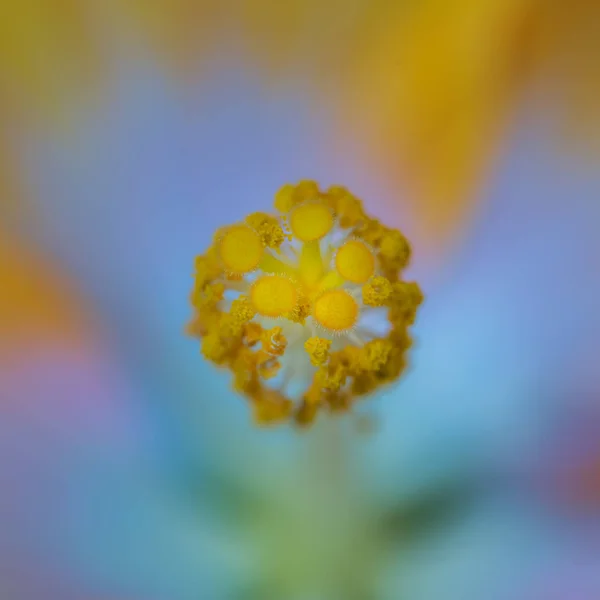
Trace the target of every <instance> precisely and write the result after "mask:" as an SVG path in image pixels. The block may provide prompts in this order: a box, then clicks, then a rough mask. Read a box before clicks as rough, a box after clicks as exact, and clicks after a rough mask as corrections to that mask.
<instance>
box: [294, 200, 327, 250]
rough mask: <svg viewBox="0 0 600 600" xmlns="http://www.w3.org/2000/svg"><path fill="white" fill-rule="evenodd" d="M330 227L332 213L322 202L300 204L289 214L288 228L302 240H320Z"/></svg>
mask: <svg viewBox="0 0 600 600" xmlns="http://www.w3.org/2000/svg"><path fill="white" fill-rule="evenodd" d="M332 227H333V214H332V213H331V210H329V208H328V207H327V206H325V205H324V204H316V203H314V204H311V203H308V204H301V205H299V206H297V207H296V208H294V209H293V210H292V212H291V214H290V229H291V230H292V233H293V234H294V236H296V237H297V238H298V239H299V240H301V241H302V242H313V241H315V240H320V239H321V238H322V237H324V236H325V235H327V234H328V233H329V232H330V231H331V228H332Z"/></svg>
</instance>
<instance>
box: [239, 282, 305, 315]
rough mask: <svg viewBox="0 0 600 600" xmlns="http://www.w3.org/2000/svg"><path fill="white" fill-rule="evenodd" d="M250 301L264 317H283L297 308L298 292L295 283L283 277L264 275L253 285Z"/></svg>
mask: <svg viewBox="0 0 600 600" xmlns="http://www.w3.org/2000/svg"><path fill="white" fill-rule="evenodd" d="M250 299H251V301H252V305H253V306H254V308H255V310H256V312H257V313H258V314H260V315H262V316H263V317H274V318H275V317H283V316H285V315H286V314H288V313H290V312H291V311H293V310H294V308H295V307H296V305H297V303H298V291H297V289H296V286H295V284H294V282H293V281H292V280H291V279H288V278H287V277H285V276H283V275H264V276H263V277H260V278H259V279H257V280H256V281H255V282H254V283H253V284H252V287H251V289H250Z"/></svg>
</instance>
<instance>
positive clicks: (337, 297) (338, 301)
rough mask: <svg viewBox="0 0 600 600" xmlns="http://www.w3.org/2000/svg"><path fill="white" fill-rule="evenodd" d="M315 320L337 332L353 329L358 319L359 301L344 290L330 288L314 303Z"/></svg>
mask: <svg viewBox="0 0 600 600" xmlns="http://www.w3.org/2000/svg"><path fill="white" fill-rule="evenodd" d="M313 316H314V318H315V321H316V322H317V323H318V324H319V325H321V326H322V327H325V328H326V329H329V330H330V331H333V332H336V333H342V332H344V331H348V330H349V329H352V327H353V326H354V325H355V324H356V321H357V319H358V303H357V302H356V300H355V299H354V298H353V297H352V296H351V295H350V294H349V293H348V292H346V291H344V290H339V289H337V290H329V291H328V292H325V293H324V294H322V295H321V296H319V297H318V298H317V299H316V300H315V303H314V308H313Z"/></svg>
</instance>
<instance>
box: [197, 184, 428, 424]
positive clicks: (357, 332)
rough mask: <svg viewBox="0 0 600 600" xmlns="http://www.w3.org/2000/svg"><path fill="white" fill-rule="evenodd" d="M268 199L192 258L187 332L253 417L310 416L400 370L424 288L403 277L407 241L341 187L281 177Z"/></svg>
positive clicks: (346, 406) (334, 408)
mask: <svg viewBox="0 0 600 600" xmlns="http://www.w3.org/2000/svg"><path fill="white" fill-rule="evenodd" d="M275 209H276V210H277V214H275V215H272V214H267V213H262V212H255V213H252V214H251V215H249V216H248V217H246V218H245V220H244V221H243V222H240V223H237V224H233V225H230V226H228V227H225V228H223V229H220V230H219V231H218V232H217V233H216V235H215V238H214V242H213V245H212V246H211V247H210V248H209V249H208V250H207V252H206V253H205V254H204V255H202V256H199V257H198V258H197V259H196V269H195V281H194V287H193V290H192V294H191V302H192V305H193V307H194V316H193V319H192V321H191V322H190V324H189V326H188V329H187V331H188V333H189V334H190V335H193V336H195V337H198V338H200V340H201V345H200V348H201V352H202V354H203V356H204V357H205V358H206V359H207V360H210V361H211V362H213V363H214V364H216V365H218V366H220V367H223V368H227V369H229V370H231V371H232V373H233V387H234V389H235V390H236V391H238V392H239V393H241V394H243V395H244V396H246V397H247V398H248V400H249V402H250V405H251V407H252V412H253V415H254V418H255V420H256V421H257V422H258V423H262V424H268V423H276V422H280V421H285V420H289V419H292V420H293V421H294V422H295V423H297V424H298V425H309V424H310V423H312V422H313V421H314V419H315V418H316V416H317V415H318V414H319V413H320V412H323V411H326V412H327V411H328V412H332V413H337V412H347V411H350V410H352V407H353V405H354V402H355V401H356V400H357V398H359V397H361V396H364V395H365V394H369V393H371V392H373V391H375V390H376V389H378V388H379V387H380V386H382V385H384V384H388V383H391V382H393V381H395V380H396V379H397V378H398V377H399V376H400V375H401V373H402V372H403V370H404V368H405V365H406V352H407V350H408V348H409V347H410V345H411V338H410V335H409V332H408V328H409V326H410V325H412V323H413V322H414V320H415V317H416V312H417V308H418V306H419V304H420V303H421V302H422V300H423V295H422V294H421V291H420V289H419V287H418V285H417V284H416V283H412V282H406V281H403V279H402V271H403V269H404V268H405V267H406V266H407V264H408V261H409V258H410V246H409V244H408V242H407V240H406V239H405V238H404V236H403V235H402V234H401V233H400V232H399V231H397V230H395V229H391V228H389V227H386V226H385V225H383V224H382V223H381V222H380V221H378V220H377V219H374V218H372V217H370V216H368V215H367V214H366V213H365V212H364V210H363V206H362V202H361V201H360V200H359V199H358V198H357V197H356V196H354V195H352V194H351V193H350V192H349V191H348V190H347V189H346V188H344V187H341V186H332V187H330V188H329V189H327V190H320V189H319V187H318V185H317V184H316V183H315V182H314V181H308V180H306V181H301V182H300V183H298V184H297V185H285V186H283V187H282V188H281V189H280V190H279V191H278V192H277V194H276V196H275ZM332 240H336V243H335V245H334V244H333V242H332ZM338 240H339V242H338ZM376 307H378V308H381V307H385V309H386V310H384V311H380V312H379V313H375V312H374V313H373V314H374V315H376V316H377V315H379V316H381V315H382V314H384V313H387V320H388V322H389V324H390V327H389V328H388V330H389V333H388V334H387V335H386V336H383V337H374V335H373V334H369V333H367V334H365V335H366V337H365V336H364V335H363V330H362V329H361V328H362V325H361V318H362V315H363V313H364V314H367V313H368V312H369V311H373V309H374V308H376ZM379 316H378V317H377V318H379ZM381 318H383V317H381ZM317 331H318V332H319V335H316V332H317ZM292 380H294V381H295V383H294V384H293V387H290V388H288V385H291V384H289V382H290V381H292ZM299 381H300V382H303V384H302V385H303V386H304V388H303V389H304V391H300V392H295V394H296V395H295V397H290V396H289V395H288V389H294V390H298V389H300V388H299V387H298V382H299Z"/></svg>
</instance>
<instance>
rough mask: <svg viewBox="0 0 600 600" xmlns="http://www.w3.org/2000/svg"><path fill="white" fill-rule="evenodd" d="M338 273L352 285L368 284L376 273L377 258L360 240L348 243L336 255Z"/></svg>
mask: <svg viewBox="0 0 600 600" xmlns="http://www.w3.org/2000/svg"><path fill="white" fill-rule="evenodd" d="M335 267H336V269H337V272H338V273H339V274H340V275H341V276H342V277H343V278H344V279H346V280H347V281H351V282H352V283H366V282H367V281H368V280H369V279H370V278H371V277H372V275H373V274H374V273H375V257H374V256H373V253H372V252H371V250H370V249H369V247H368V246H367V245H366V244H365V243H364V242H361V241H359V240H350V241H348V242H346V243H345V244H344V245H343V246H342V247H341V248H340V249H339V250H338V251H337V254H336V255H335Z"/></svg>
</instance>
